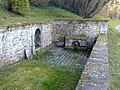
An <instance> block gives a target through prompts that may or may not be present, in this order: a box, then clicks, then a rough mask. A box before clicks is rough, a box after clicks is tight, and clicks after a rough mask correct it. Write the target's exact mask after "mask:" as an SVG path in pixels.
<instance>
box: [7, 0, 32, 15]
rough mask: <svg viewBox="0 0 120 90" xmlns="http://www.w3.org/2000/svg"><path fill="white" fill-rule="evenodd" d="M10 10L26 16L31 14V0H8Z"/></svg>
mask: <svg viewBox="0 0 120 90" xmlns="http://www.w3.org/2000/svg"><path fill="white" fill-rule="evenodd" d="M8 6H9V10H10V11H12V12H14V13H16V14H20V15H23V16H26V15H28V14H29V9H30V7H29V0H8Z"/></svg>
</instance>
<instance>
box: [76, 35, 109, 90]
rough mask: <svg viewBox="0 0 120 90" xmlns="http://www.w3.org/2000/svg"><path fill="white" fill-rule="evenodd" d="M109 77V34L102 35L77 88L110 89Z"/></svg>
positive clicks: (86, 89)
mask: <svg viewBox="0 0 120 90" xmlns="http://www.w3.org/2000/svg"><path fill="white" fill-rule="evenodd" d="M109 79H110V76H109V61H108V47H107V36H106V35H100V36H99V37H98V39H97V42H96V44H95V46H94V47H93V50H92V52H91V55H90V57H89V59H88V61H87V63H86V65H85V68H84V71H83V73H82V76H81V80H80V81H79V83H78V86H77V87H76V90H109Z"/></svg>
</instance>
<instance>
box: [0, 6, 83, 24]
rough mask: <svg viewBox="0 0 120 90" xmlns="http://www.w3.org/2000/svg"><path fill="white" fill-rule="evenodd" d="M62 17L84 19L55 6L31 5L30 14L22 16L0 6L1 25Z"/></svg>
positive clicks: (37, 21) (29, 22) (36, 21)
mask: <svg viewBox="0 0 120 90" xmlns="http://www.w3.org/2000/svg"><path fill="white" fill-rule="evenodd" d="M60 18H75V19H82V18H81V17H79V16H78V15H75V14H74V13H71V12H68V11H66V10H63V9H60V8H55V7H46V8H37V7H31V12H30V15H29V16H26V17H22V16H19V15H15V14H13V13H10V12H8V11H7V10H4V9H1V8H0V25H2V26H4V25H13V24H21V23H22V24H31V23H39V22H42V21H44V22H45V21H49V20H54V19H60Z"/></svg>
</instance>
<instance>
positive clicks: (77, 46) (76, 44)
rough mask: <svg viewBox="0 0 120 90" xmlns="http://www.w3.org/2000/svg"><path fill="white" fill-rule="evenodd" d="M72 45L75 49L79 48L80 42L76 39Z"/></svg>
mask: <svg viewBox="0 0 120 90" xmlns="http://www.w3.org/2000/svg"><path fill="white" fill-rule="evenodd" d="M72 47H73V49H74V50H78V48H79V47H80V43H79V42H78V41H74V42H72Z"/></svg>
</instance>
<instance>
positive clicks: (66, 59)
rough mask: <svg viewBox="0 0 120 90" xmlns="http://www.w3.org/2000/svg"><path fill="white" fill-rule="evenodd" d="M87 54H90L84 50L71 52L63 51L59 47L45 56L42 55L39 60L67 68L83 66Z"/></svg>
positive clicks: (52, 49)
mask: <svg viewBox="0 0 120 90" xmlns="http://www.w3.org/2000/svg"><path fill="white" fill-rule="evenodd" d="M89 54H90V52H88V51H86V50H80V51H73V50H64V48H61V47H53V48H51V49H50V50H49V51H48V52H47V53H46V54H44V55H43V56H42V57H41V58H40V60H43V61H44V60H45V61H47V62H50V63H55V64H61V65H68V66H70V65H73V66H74V65H75V66H79V65H80V66H84V65H85V64H86V61H87V59H88V57H89Z"/></svg>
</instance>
